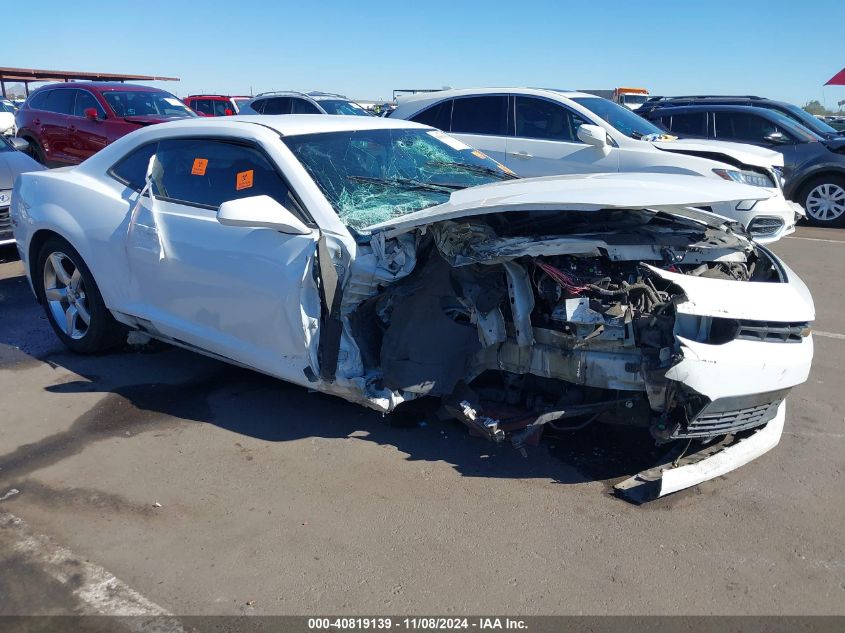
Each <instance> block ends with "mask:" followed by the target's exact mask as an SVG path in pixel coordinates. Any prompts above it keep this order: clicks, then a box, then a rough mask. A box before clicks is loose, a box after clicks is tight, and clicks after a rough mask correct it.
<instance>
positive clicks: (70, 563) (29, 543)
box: [0, 512, 184, 633]
mask: <svg viewBox="0 0 845 633" xmlns="http://www.w3.org/2000/svg"><path fill="white" fill-rule="evenodd" d="M0 533H2V536H3V537H4V540H7V541H8V542H9V543H10V544H11V548H10V549H11V551H12V552H13V553H15V554H18V555H21V556H24V557H26V559H27V560H28V562H31V563H33V564H36V565H37V566H38V567H39V568H40V570H41V571H43V572H44V573H46V574H47V575H48V576H50V577H51V578H53V579H54V580H56V581H57V582H59V583H61V584H62V585H63V586H65V587H67V588H68V591H69V593H72V594H73V595H74V597H75V598H76V599H77V600H78V601H79V602H81V603H82V609H81V611H82V613H83V614H84V615H112V616H115V615H116V616H136V617H135V618H130V619H128V620H127V621H126V622H125V624H126V626H127V627H128V628H129V629H130V630H138V631H149V630H154V631H156V633H184V629H183V628H182V625H181V624H180V623H179V621H178V620H177V619H176V618H175V617H174V616H173V614H171V613H170V612H168V611H167V610H165V609H164V608H163V607H160V606H159V605H157V604H155V603H154V602H151V601H150V600H147V599H146V598H145V597H144V596H142V595H141V594H140V593H138V592H137V591H135V590H134V589H132V588H131V587H130V586H129V585H127V584H126V583H124V582H123V581H122V580H120V579H119V578H117V577H116V576H114V575H113V574H111V573H110V572H108V571H106V570H105V569H103V568H102V567H100V566H99V565H95V564H94V563H91V562H88V561H86V560H85V559H84V557H82V556H77V555H76V554H74V553H73V552H71V551H70V550H69V549H67V548H65V547H62V546H61V545H58V544H56V543H54V542H53V540H52V539H50V538H49V537H47V536H43V535H41V534H36V533H35V532H33V530H32V528H30V526H29V525H28V524H27V523H26V521H24V520H23V519H21V518H19V517H16V516H15V515H13V514H11V513H9V512H0ZM137 616H141V617H137ZM148 618H149V620H148ZM151 625H152V628H151Z"/></svg>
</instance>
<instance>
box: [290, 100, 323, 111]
mask: <svg viewBox="0 0 845 633" xmlns="http://www.w3.org/2000/svg"><path fill="white" fill-rule="evenodd" d="M291 106H292V107H291V114H322V112H320V111H319V110H318V109H317V107H316V106H315V105H314V104H313V103H311V102H309V101H306V100H305V99H291Z"/></svg>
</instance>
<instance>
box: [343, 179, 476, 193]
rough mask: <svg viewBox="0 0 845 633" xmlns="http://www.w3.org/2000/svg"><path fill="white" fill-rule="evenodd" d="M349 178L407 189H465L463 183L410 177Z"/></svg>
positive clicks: (440, 190)
mask: <svg viewBox="0 0 845 633" xmlns="http://www.w3.org/2000/svg"><path fill="white" fill-rule="evenodd" d="M347 178H349V180H354V181H355V182H371V183H375V184H377V185H387V186H389V187H393V186H397V187H403V188H405V189H411V190H414V189H416V190H420V191H436V192H437V193H452V192H453V191H455V190H457V189H464V188H465V187H463V186H462V185H447V184H441V183H427V182H420V181H418V180H411V179H410V178H374V177H372V176H347Z"/></svg>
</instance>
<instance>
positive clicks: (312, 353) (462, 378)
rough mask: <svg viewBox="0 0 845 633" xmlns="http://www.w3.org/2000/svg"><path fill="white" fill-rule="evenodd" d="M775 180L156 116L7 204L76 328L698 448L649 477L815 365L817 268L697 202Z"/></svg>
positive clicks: (755, 435)
mask: <svg viewBox="0 0 845 633" xmlns="http://www.w3.org/2000/svg"><path fill="white" fill-rule="evenodd" d="M770 195H771V194H770V193H768V192H766V191H765V190H764V189H762V188H760V187H750V186H746V185H741V184H736V183H731V182H722V181H717V180H710V179H704V178H698V177H694V176H673V175H665V174H594V175H590V176H558V177H549V178H537V179H528V180H520V179H516V178H515V177H514V176H513V175H512V174H511V173H510V172H509V171H508V170H507V168H505V167H502V166H501V165H499V164H498V163H497V162H496V161H494V160H492V159H490V158H489V157H487V156H486V155H485V154H483V153H482V152H480V151H478V150H474V149H473V148H471V147H468V146H466V145H464V144H463V143H462V142H460V141H458V140H456V139H454V138H452V137H450V136H448V135H446V134H444V133H443V132H439V131H437V130H434V129H432V128H430V127H426V126H422V125H418V124H414V123H409V122H406V121H397V120H391V119H379V118H364V117H324V116H309V115H296V116H276V117H269V116H260V117H259V116H253V117H226V118H225V119H187V120H184V121H178V122H173V123H166V124H162V125H156V126H152V127H148V128H144V129H141V130H138V131H136V132H134V133H132V134H130V135H128V136H126V137H124V138H122V139H120V140H118V141H116V142H115V143H113V144H112V145H110V146H109V147H107V148H105V149H104V150H102V151H101V152H99V153H98V154H96V155H95V156H94V157H92V158H90V159H89V160H87V161H85V162H84V163H83V164H81V165H79V166H78V167H75V168H72V169H66V170H56V171H43V172H36V173H31V174H25V175H23V176H21V177H20V178H19V179H18V181H17V184H16V186H15V189H14V193H13V199H12V221H13V223H14V226H15V236H16V239H17V245H18V248H19V250H20V254H21V259H22V261H23V263H24V265H25V268H26V272H27V275H28V277H29V280H30V283H31V284H32V287H33V290H34V292H35V295H36V297H37V298H38V300H39V301H40V302H41V303H42V304H43V306H44V308H45V310H46V313H47V316H48V317H49V320H50V323H51V325H52V326H53V329H54V330H55V332H56V334H57V335H58V336H59V338H60V339H61V340H62V341H63V342H64V343H65V344H66V345H67V346H68V347H69V348H70V349H72V350H74V351H77V352H81V353H95V352H102V351H105V350H108V349H112V348H115V347H117V346H119V345H121V344H122V343H123V342H124V341H125V340H126V333H127V330H134V331H136V332H139V333H141V334H140V336H145V337H151V338H155V339H160V340H162V341H166V342H168V343H171V344H174V345H178V346H181V347H185V348H188V349H191V350H195V351H197V352H200V353H202V354H207V355H210V356H214V357H216V358H219V359H222V360H225V361H229V362H233V363H237V364H240V365H244V366H247V367H251V368H253V369H255V370H258V371H261V372H264V373H267V374H270V375H272V376H276V377H278V378H281V379H283V380H288V381H291V382H294V383H297V384H300V385H303V386H306V387H309V388H311V389H316V390H319V391H323V392H327V393H331V394H335V395H338V396H341V397H343V398H346V399H347V400H351V401H354V402H358V403H361V404H363V405H366V406H369V407H371V408H373V409H376V410H378V411H382V412H386V413H387V412H390V411H392V410H393V409H394V408H396V407H397V406H399V405H401V404H402V403H403V402H406V401H409V400H414V399H418V398H422V397H424V396H430V397H435V398H439V399H440V400H441V403H442V405H443V410H445V411H448V412H449V413H450V414H451V415H452V416H453V417H454V418H456V419H458V420H460V421H462V422H464V423H465V424H466V425H467V426H469V427H470V428H471V429H472V430H473V432H474V433H476V434H481V435H483V436H485V437H487V438H489V439H490V440H492V441H502V440H505V439H509V440H510V441H512V442H513V443H514V444H515V445H516V446H517V447H518V448H520V449H522V448H523V446H524V444H526V443H528V442H529V440H535V439H537V437H538V436H539V434H540V433H542V431H543V429H544V428H545V427H546V426H547V425H548V426H552V427H554V428H557V429H571V428H576V427H581V426H584V425H586V424H590V423H613V424H625V425H634V426H639V427H642V432H643V433H649V432H650V433H651V434H652V436H653V437H654V438H655V440H656V441H658V442H661V443H667V444H673V445H677V446H679V447H681V448H683V449H684V450H685V455H686V456H685V457H684V458H683V459H681V458H680V456H678V459H674V460H670V462H669V463H667V464H664V465H658V466H657V467H656V468H655V469H654V470H652V471H648V472H644V473H640V474H639V475H637V476H636V477H633V478H632V479H630V480H628V481H627V482H623V483H621V484H619V487H618V488H619V490H620V491H622V492H623V493H624V494H626V495H629V496H630V497H632V498H638V499H643V498H648V497H653V496H655V495H661V494H667V493H669V492H672V491H674V490H677V489H680V488H682V487H685V486H688V485H692V484H694V483H698V482H699V481H703V480H706V479H710V478H712V477H715V476H718V475H721V474H723V473H725V472H727V471H729V470H732V469H733V468H736V467H737V466H739V465H741V464H743V463H745V462H747V461H748V460H750V459H753V458H754V457H756V456H757V455H759V454H762V453H763V452H765V451H767V450H769V449H770V448H771V447H772V446H774V445H775V444H777V442H778V440H779V438H780V435H781V431H782V428H783V423H784V418H785V405H784V398H785V396H786V394H787V393H788V392H789V390H790V389H791V388H792V387H794V386H796V385H798V384H800V383H802V382H804V381H805V380H806V379H807V376H808V373H809V371H810V363H811V360H812V353H813V343H812V338H811V336H810V322H811V321H812V320H813V318H814V307H813V302H812V299H811V297H810V295H809V292H808V291H807V288H806V287H805V286H804V284H803V283H802V282H801V280H800V279H799V278H798V277H797V276H796V275H795V273H794V272H792V271H791V270H790V269H789V268H788V267H787V266H786V265H785V264H784V263H783V262H782V261H780V260H779V259H778V258H777V257H776V256H774V255H773V254H772V253H771V252H769V251H768V250H766V249H765V248H763V247H761V246H759V245H756V244H755V243H753V242H751V241H749V240H748V239H747V238H746V237H745V236H744V235H743V231H742V228H741V227H740V226H737V225H735V224H731V223H730V222H729V221H727V220H725V219H724V218H720V217H719V216H715V215H713V214H710V213H707V212H704V211H700V210H698V209H696V208H694V207H712V206H713V205H714V204H716V203H718V202H724V201H735V200H755V199H756V200H764V199H766V198H767V197H768V196H770ZM135 336H136V337H137V336H139V335H138V334H136V335H135ZM702 447H703V448H702ZM672 461H674V464H672ZM673 465H674V466H675V467H672V466H673Z"/></svg>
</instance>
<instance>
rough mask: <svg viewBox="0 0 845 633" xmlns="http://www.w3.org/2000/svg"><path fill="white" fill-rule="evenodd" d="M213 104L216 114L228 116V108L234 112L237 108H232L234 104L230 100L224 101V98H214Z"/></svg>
mask: <svg viewBox="0 0 845 633" xmlns="http://www.w3.org/2000/svg"><path fill="white" fill-rule="evenodd" d="M210 103H211V105H212V106H213V109H214V116H226V110H231V111H232V112H234V111H235V110H234V109H233V108H232V104H230V103H229V102H228V101H223V100H222V99H215V100H212V101H211V102H210Z"/></svg>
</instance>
